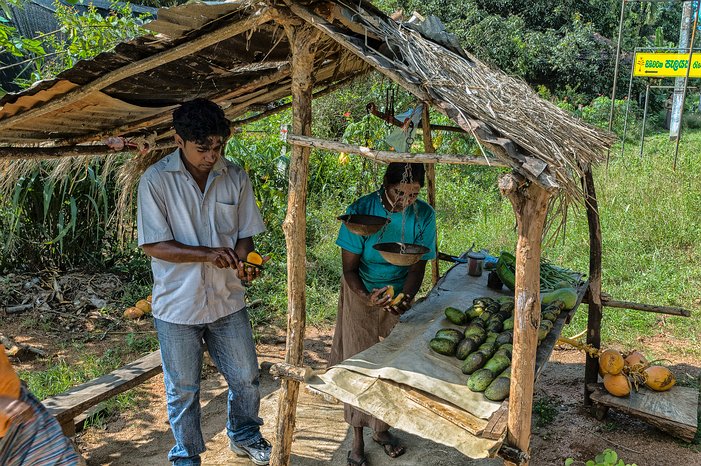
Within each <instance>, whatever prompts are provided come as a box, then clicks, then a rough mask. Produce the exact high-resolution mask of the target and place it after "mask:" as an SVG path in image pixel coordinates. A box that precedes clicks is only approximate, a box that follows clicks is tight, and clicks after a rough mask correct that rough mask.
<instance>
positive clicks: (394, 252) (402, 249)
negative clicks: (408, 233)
mask: <svg viewBox="0 0 701 466" xmlns="http://www.w3.org/2000/svg"><path fill="white" fill-rule="evenodd" d="M373 248H375V250H377V251H378V252H379V253H380V255H381V256H382V258H383V259H384V260H386V261H387V262H389V263H390V264H392V265H399V266H407V265H413V264H416V263H417V262H418V261H419V260H421V257H422V256H423V255H424V254H426V253H427V252H428V251H429V249H428V248H427V247H426V246H422V245H420V244H409V243H377V244H375V245H374V246H373Z"/></svg>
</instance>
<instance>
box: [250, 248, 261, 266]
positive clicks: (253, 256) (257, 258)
mask: <svg viewBox="0 0 701 466" xmlns="http://www.w3.org/2000/svg"><path fill="white" fill-rule="evenodd" d="M246 262H250V263H251V264H254V265H263V256H261V255H260V254H258V253H257V252H255V251H251V252H249V253H248V255H247V256H246Z"/></svg>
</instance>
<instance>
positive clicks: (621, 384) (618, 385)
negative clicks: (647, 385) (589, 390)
mask: <svg viewBox="0 0 701 466" xmlns="http://www.w3.org/2000/svg"><path fill="white" fill-rule="evenodd" d="M604 388H606V391H607V392H609V393H610V394H611V395H613V396H628V395H629V394H630V381H629V380H628V377H626V376H625V375H623V374H606V375H604Z"/></svg>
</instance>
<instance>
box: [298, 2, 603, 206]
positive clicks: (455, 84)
mask: <svg viewBox="0 0 701 466" xmlns="http://www.w3.org/2000/svg"><path fill="white" fill-rule="evenodd" d="M338 3H339V4H342V5H343V8H344V9H346V11H347V13H346V15H345V16H347V17H352V18H353V19H354V21H356V22H357V23H360V24H362V26H363V27H365V28H366V30H367V31H368V34H369V35H373V36H375V37H380V38H382V40H383V44H382V46H380V47H377V49H374V50H373V49H366V52H369V53H368V55H369V56H373V55H374V57H372V58H373V59H374V61H376V62H377V64H379V65H380V66H379V67H378V68H380V70H381V71H382V69H383V68H384V69H392V70H393V72H394V74H395V76H396V75H398V76H400V77H401V78H402V80H403V81H404V83H402V84H403V85H404V86H405V87H407V89H408V90H409V91H410V92H413V93H414V94H417V96H418V97H420V98H421V97H422V96H421V94H424V95H427V96H429V97H430V100H431V101H432V103H433V104H434V105H436V106H437V107H438V108H440V109H441V110H442V111H443V112H444V113H446V114H447V115H448V116H449V117H451V118H452V119H453V120H455V121H456V123H458V124H459V125H460V126H461V127H463V129H465V130H468V131H470V132H472V134H473V135H474V136H475V138H476V139H477V140H478V141H479V142H480V143H482V144H484V145H485V146H486V147H487V148H488V149H490V150H491V151H492V152H493V153H494V155H495V156H496V157H497V158H499V159H500V160H502V161H504V162H505V163H507V164H509V165H510V166H512V167H513V168H514V169H516V170H517V171H519V172H521V173H522V174H524V175H525V176H526V177H527V178H529V179H531V180H533V181H536V182H539V183H540V184H542V185H543V186H544V187H545V188H547V189H553V190H554V189H558V188H559V189H560V190H561V193H562V194H563V195H564V196H565V198H566V199H567V200H581V199H582V198H583V193H582V189H581V185H580V179H581V176H582V170H583V167H587V166H589V165H592V164H596V163H600V162H601V161H603V160H604V158H605V153H606V151H607V150H608V149H609V148H610V147H611V145H612V144H613V142H614V141H615V136H614V135H613V134H611V133H608V132H606V131H603V130H601V129H599V128H596V127H594V126H592V125H589V124H587V123H585V122H583V121H581V120H578V119H576V118H575V117H573V116H572V115H571V114H569V113H567V112H565V111H564V110H562V109H560V108H558V107H557V106H555V105H553V104H552V103H550V102H548V101H546V100H544V99H542V98H541V97H540V96H538V95H537V94H536V93H535V92H534V91H533V90H532V89H531V88H530V87H529V86H528V85H527V84H526V83H525V82H523V81H522V80H520V79H517V78H514V77H511V76H508V75H506V74H505V73H503V72H501V71H499V70H496V69H493V68H491V67H489V66H488V65H486V64H484V63H482V62H480V61H479V60H478V59H477V58H475V57H473V56H471V55H469V54H468V53H466V52H463V53H462V54H459V53H460V52H462V51H456V52H458V53H456V52H454V51H451V50H449V48H447V47H444V46H442V45H439V44H438V43H436V42H434V41H433V40H429V39H427V38H425V37H424V36H423V35H422V34H421V33H419V32H417V31H416V30H414V29H413V28H410V27H404V26H402V25H401V24H400V25H398V24H397V23H395V22H394V21H393V20H391V19H389V18H387V17H386V16H384V15H382V14H380V13H378V12H376V11H371V8H372V7H370V6H369V5H366V6H367V7H368V9H363V8H362V7H361V6H358V5H356V4H350V3H346V2H345V1H343V0H340V1H339V2H338ZM293 11H296V10H295V8H294V7H293ZM417 91H418V92H417ZM512 143H514V144H512Z"/></svg>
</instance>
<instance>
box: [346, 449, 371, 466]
mask: <svg viewBox="0 0 701 466" xmlns="http://www.w3.org/2000/svg"><path fill="white" fill-rule="evenodd" d="M346 459H347V461H348V466H370V463H368V459H367V458H366V457H364V456H362V457H361V458H360V459H359V460H354V459H353V458H351V452H350V450H348V458H346Z"/></svg>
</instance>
